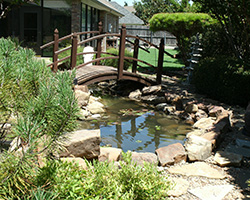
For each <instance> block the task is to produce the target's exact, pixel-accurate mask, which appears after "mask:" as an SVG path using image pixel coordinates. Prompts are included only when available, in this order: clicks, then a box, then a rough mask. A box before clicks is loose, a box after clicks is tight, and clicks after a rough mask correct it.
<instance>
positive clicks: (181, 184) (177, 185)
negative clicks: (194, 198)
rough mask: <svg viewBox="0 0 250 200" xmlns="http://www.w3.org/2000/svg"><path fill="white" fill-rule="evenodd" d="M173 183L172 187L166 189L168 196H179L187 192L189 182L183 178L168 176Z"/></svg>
mask: <svg viewBox="0 0 250 200" xmlns="http://www.w3.org/2000/svg"><path fill="white" fill-rule="evenodd" d="M168 180H169V181H170V182H171V183H173V188H171V189H170V190H169V191H168V196H173V197H179V196H181V195H183V194H185V193H187V190H188V187H189V182H188V181H187V180H185V179H183V178H171V177H170V178H168Z"/></svg>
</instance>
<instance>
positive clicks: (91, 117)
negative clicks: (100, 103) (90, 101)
mask: <svg viewBox="0 0 250 200" xmlns="http://www.w3.org/2000/svg"><path fill="white" fill-rule="evenodd" d="M101 117H102V116H101V115H100V114H94V115H91V116H89V117H88V118H87V119H88V120H93V119H98V118H101Z"/></svg>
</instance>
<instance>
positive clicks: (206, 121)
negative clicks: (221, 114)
mask: <svg viewBox="0 0 250 200" xmlns="http://www.w3.org/2000/svg"><path fill="white" fill-rule="evenodd" d="M214 123H215V120H213V119H212V118H211V117H209V118H201V119H200V120H199V121H197V122H195V124H194V125H193V128H197V129H204V130H206V129H211V128H212V127H213V125H214Z"/></svg>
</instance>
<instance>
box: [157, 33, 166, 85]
mask: <svg viewBox="0 0 250 200" xmlns="http://www.w3.org/2000/svg"><path fill="white" fill-rule="evenodd" d="M163 60H164V39H163V38H162V39H161V43H160V47H159V56H158V67H157V76H156V83H157V84H161V77H162V69H163Z"/></svg>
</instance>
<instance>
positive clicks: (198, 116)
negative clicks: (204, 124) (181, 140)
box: [195, 109, 208, 121]
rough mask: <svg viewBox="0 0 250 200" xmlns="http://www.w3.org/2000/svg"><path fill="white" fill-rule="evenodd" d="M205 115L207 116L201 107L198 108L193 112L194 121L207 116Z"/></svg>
mask: <svg viewBox="0 0 250 200" xmlns="http://www.w3.org/2000/svg"><path fill="white" fill-rule="evenodd" d="M207 117H208V114H207V113H206V112H205V111H203V110H201V109H198V111H197V112H196V113H195V121H199V120H200V119H202V118H207Z"/></svg>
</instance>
